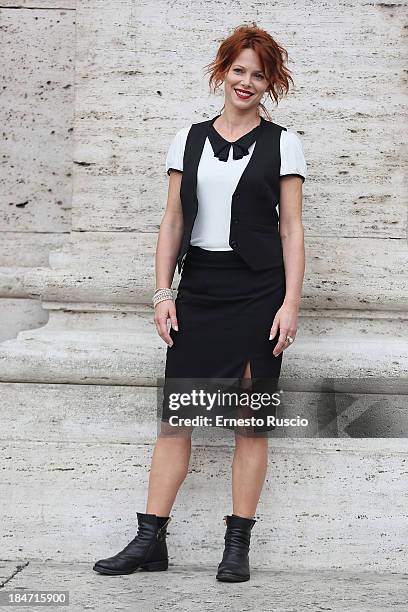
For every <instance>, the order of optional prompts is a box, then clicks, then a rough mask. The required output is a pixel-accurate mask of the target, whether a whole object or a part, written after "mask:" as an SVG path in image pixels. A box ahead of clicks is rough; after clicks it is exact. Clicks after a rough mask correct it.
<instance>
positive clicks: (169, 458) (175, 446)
mask: <svg viewBox="0 0 408 612" xmlns="http://www.w3.org/2000/svg"><path fill="white" fill-rule="evenodd" d="M168 427H170V429H172V430H174V427H171V426H168ZM168 427H166V424H162V430H163V431H165V432H166V431H170V429H168ZM178 429H179V430H180V431H181V430H183V433H179V434H177V435H159V436H158V438H157V441H156V444H155V447H154V451H153V456H152V462H151V467H150V475H149V489H148V497H147V504H146V513H148V514H156V515H157V516H170V512H171V509H172V507H173V504H174V501H175V499H176V496H177V493H178V490H179V488H180V486H181V485H182V483H183V481H184V479H185V478H186V476H187V472H188V464H189V461H190V455H191V431H192V428H188V427H185V428H181V427H180V428H178Z"/></svg>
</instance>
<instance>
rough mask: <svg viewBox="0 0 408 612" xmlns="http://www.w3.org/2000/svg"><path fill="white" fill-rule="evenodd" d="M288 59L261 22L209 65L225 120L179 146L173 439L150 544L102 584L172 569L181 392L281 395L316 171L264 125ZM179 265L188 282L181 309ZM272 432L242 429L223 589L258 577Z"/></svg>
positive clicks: (112, 569)
mask: <svg viewBox="0 0 408 612" xmlns="http://www.w3.org/2000/svg"><path fill="white" fill-rule="evenodd" d="M286 60H287V52H286V51H285V50H284V49H283V48H282V47H281V46H280V45H279V44H278V43H277V42H276V41H275V40H274V39H273V38H272V37H271V36H270V35H269V34H268V33H267V32H265V31H264V30H261V29H260V28H258V27H257V26H256V24H252V25H251V26H247V25H244V26H240V27H237V28H235V30H234V32H233V33H232V34H231V35H230V36H229V37H228V38H226V39H225V40H224V41H223V42H222V44H221V45H220V48H219V50H218V53H217V56H216V59H215V61H214V62H212V64H210V65H209V67H210V71H211V77H210V85H211V84H214V83H215V87H214V90H215V89H216V88H217V87H218V86H219V83H221V82H223V83H224V94H225V104H224V107H223V110H224V112H223V113H222V114H219V115H217V116H215V117H213V118H211V119H210V120H208V121H202V122H199V123H196V124H193V125H191V126H186V127H184V128H182V129H181V130H179V131H178V132H177V134H176V136H175V137H174V139H173V141H172V143H171V145H170V149H169V151H168V155H167V159H166V169H167V173H168V174H169V176H170V179H169V190H168V202H167V208H166V211H165V214H164V217H163V220H162V223H161V226H160V232H159V237H158V243H157V252H156V286H157V289H156V292H155V295H154V298H153V303H154V307H155V315H154V321H155V324H156V328H157V332H158V334H159V335H160V337H161V338H162V339H163V340H164V341H165V342H166V343H167V344H168V348H167V357H166V372H165V380H166V384H165V401H164V402H163V414H162V419H161V432H160V435H159V436H158V439H157V442H156V445H155V449H154V453H153V458H152V465H151V470H150V479H149V491H148V501H147V507H146V513H145V514H143V513H140V512H138V513H137V516H138V523H139V527H138V534H137V536H136V537H135V538H134V539H133V540H132V541H131V542H130V543H129V544H128V545H127V546H126V547H125V548H124V549H123V550H122V551H121V552H119V553H118V554H117V555H115V556H113V557H109V558H108V559H102V560H100V561H98V562H97V563H96V564H95V566H94V570H95V571H98V572H99V573H102V574H128V573H131V572H133V571H135V570H137V569H138V568H142V569H145V570H151V571H154V570H166V569H167V567H168V554H167V545H166V535H167V534H166V529H167V525H168V522H169V521H170V520H171V519H170V516H169V515H170V512H171V509H172V507H173V503H174V501H175V498H176V495H177V492H178V490H179V488H180V486H181V484H182V482H183V481H184V479H185V477H186V475H187V471H188V465H189V459H190V453H191V432H192V427H191V426H189V425H185V426H183V425H182V424H181V425H180V424H179V425H178V426H177V427H174V426H173V425H171V424H170V420H171V419H170V416H171V414H174V413H171V412H170V411H169V403H168V401H167V400H168V399H169V393H168V390H169V387H170V381H171V382H173V383H174V382H177V379H183V378H184V379H188V380H191V379H196V378H203V379H205V380H208V381H209V380H213V379H214V378H216V379H225V378H226V379H228V380H236V379H238V380H240V381H241V382H243V383H244V384H243V387H244V388H251V389H252V390H253V389H254V386H255V382H254V381H255V380H256V379H258V380H259V379H260V380H263V381H265V380H266V381H267V382H269V383H270V381H274V382H275V383H276V381H277V380H278V377H279V374H280V369H281V362H282V354H283V351H285V350H286V349H287V348H288V347H289V346H290V344H291V343H292V342H293V341H294V339H295V336H296V330H297V324H298V311H299V306H300V297H301V289H302V283H303V276H304V236H303V226H302V220H301V208H302V184H303V182H304V180H305V177H306V162H305V159H304V155H303V149H302V145H301V142H300V140H299V138H298V136H297V135H296V134H295V133H293V132H289V131H287V129H286V128H283V127H282V126H279V125H277V124H275V123H273V122H272V121H271V120H270V119H269V120H266V119H264V118H263V117H262V116H261V115H260V109H263V110H264V111H265V112H266V109H265V108H264V105H263V99H264V96H265V95H267V96H271V97H273V98H274V100H275V101H276V102H277V101H278V99H279V97H280V96H282V95H283V93H287V91H288V89H289V81H292V79H291V77H290V75H289V70H288V69H287V67H286V66H285V62H286ZM292 82H293V81H292ZM266 114H267V116H268V117H269V115H268V113H267V112H266ZM278 205H279V217H278V215H277V212H276V209H277V207H278ZM278 219H279V228H278ZM176 263H177V264H178V267H179V272H180V271H182V276H181V280H180V283H179V286H178V294H177V298H176V301H175V302H174V301H173V295H172V291H171V289H170V288H171V285H172V281H173V275H174V270H175V267H176ZM168 320H170V322H171V326H170V330H169V331H168V328H167V323H168ZM251 383H253V384H252V385H251ZM269 388H271V387H270V386H269ZM273 389H276V384H275V385H273ZM269 410H270V408H269ZM185 412H186V411H185ZM248 413H250V411H248V409H246V414H248ZM266 413H267V410H266V412H265V411H264V412H263V415H264V416H267V414H266ZM187 414H188V410H187ZM272 429H274V426H273V425H271V424H270V422H269V421H268V420H267V419H266V418H265V419H264V420H262V424H261V426H259V425H258V424H256V425H253V424H252V423H251V424H250V425H249V427H246V426H244V427H242V426H239V427H235V428H234V432H235V453H234V459H233V463H232V498H233V499H232V502H233V508H232V514H231V515H228V516H225V517H224V519H225V521H226V533H225V536H224V540H225V547H224V552H223V557H222V560H221V563H220V564H219V566H218V572H217V575H216V578H217V579H218V580H222V581H228V582H237V581H245V580H249V578H250V570H249V555H248V552H249V544H250V535H251V529H252V527H253V526H254V524H255V522H256V521H255V519H254V515H255V513H256V508H257V504H258V501H259V497H260V494H261V490H262V487H263V483H264V479H265V475H266V470H267V460H268V435H267V434H268V432H270V431H271V430H272ZM175 432H177V434H180V433H181V434H182V435H173V434H174V433H175ZM248 432H249V435H248Z"/></svg>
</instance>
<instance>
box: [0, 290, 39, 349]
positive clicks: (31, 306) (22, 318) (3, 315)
mask: <svg viewBox="0 0 408 612" xmlns="http://www.w3.org/2000/svg"><path fill="white" fill-rule="evenodd" d="M47 321H48V312H47V311H46V310H44V309H43V308H42V307H41V304H40V302H39V301H38V300H24V299H23V300H11V299H10V300H8V299H1V300H0V342H3V341H4V340H9V339H10V338H15V337H16V336H17V334H18V333H19V332H20V331H22V330H23V329H29V328H31V329H35V328H37V327H41V326H42V325H45V323H46V322H47Z"/></svg>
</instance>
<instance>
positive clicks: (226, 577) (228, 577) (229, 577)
mask: <svg viewBox="0 0 408 612" xmlns="http://www.w3.org/2000/svg"><path fill="white" fill-rule="evenodd" d="M216 579H217V580H220V581H221V582H246V581H247V580H249V579H250V576H237V575H236V574H217V575H216Z"/></svg>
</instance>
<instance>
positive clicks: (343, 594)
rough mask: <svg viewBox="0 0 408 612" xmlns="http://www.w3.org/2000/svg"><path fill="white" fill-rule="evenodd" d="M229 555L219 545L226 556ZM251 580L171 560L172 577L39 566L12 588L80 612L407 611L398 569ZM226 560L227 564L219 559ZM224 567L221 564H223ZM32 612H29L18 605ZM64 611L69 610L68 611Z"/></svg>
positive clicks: (274, 571) (257, 575)
mask: <svg viewBox="0 0 408 612" xmlns="http://www.w3.org/2000/svg"><path fill="white" fill-rule="evenodd" d="M220 551H221V553H222V550H221V548H220V546H219V555H220ZM252 558H253V562H252V569H251V580H250V581H249V582H244V583H243V584H227V583H223V582H218V581H217V580H215V572H216V569H217V568H216V564H214V563H209V564H200V565H198V564H197V562H195V563H194V564H187V565H186V564H185V563H184V561H183V559H182V558H180V557H179V558H178V559H174V560H171V561H170V565H169V570H168V571H167V572H156V573H152V572H137V573H135V574H131V575H130V576H115V577H112V576H101V575H98V574H96V573H95V572H93V571H92V567H91V564H90V563H89V562H88V563H75V564H73V565H72V564H68V563H54V562H52V563H50V562H49V561H48V562H46V563H38V562H33V561H31V562H30V563H29V564H28V565H27V567H25V568H23V570H22V571H21V572H19V573H18V574H17V575H16V576H15V577H14V578H13V580H12V581H10V583H9V584H8V585H7V591H9V590H11V589H13V588H18V589H22V590H29V589H32V588H34V587H35V588H40V589H44V590H50V589H51V588H55V589H60V590H67V591H69V597H70V605H69V610H70V611H71V610H72V612H83V610H96V611H101V612H104V611H105V610H106V609H109V610H114V609H115V610H129V611H130V612H139V610H145V611H148V612H152V611H156V610H166V611H167V610H177V611H179V610H184V611H187V612H189V611H190V610H191V609H192V608H194V609H196V610H208V611H209V612H210V611H211V612H220V611H221V610H225V611H231V612H232V611H236V610H240V611H242V612H249V611H252V610H257V611H259V612H306V611H307V612H309V611H310V610H313V611H317V610H319V611H320V610H330V611H332V612H344V611H345V610H347V612H405V610H406V599H407V578H408V575H407V574H399V573H397V572H388V573H381V574H380V573H377V572H366V571H362V572H358V573H356V572H340V571H327V570H326V571H323V570H320V571H316V570H314V571H300V570H297V571H287V570H283V569H282V568H280V567H279V566H278V567H275V566H272V567H271V569H269V570H267V571H265V570H262V569H260V568H258V567H257V564H256V555H255V554H253V555H252ZM219 560H221V559H219ZM217 564H218V559H217ZM13 609H17V611H18V612H25V610H27V607H15V606H13ZM61 609H62V610H64V607H62V608H61Z"/></svg>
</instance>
